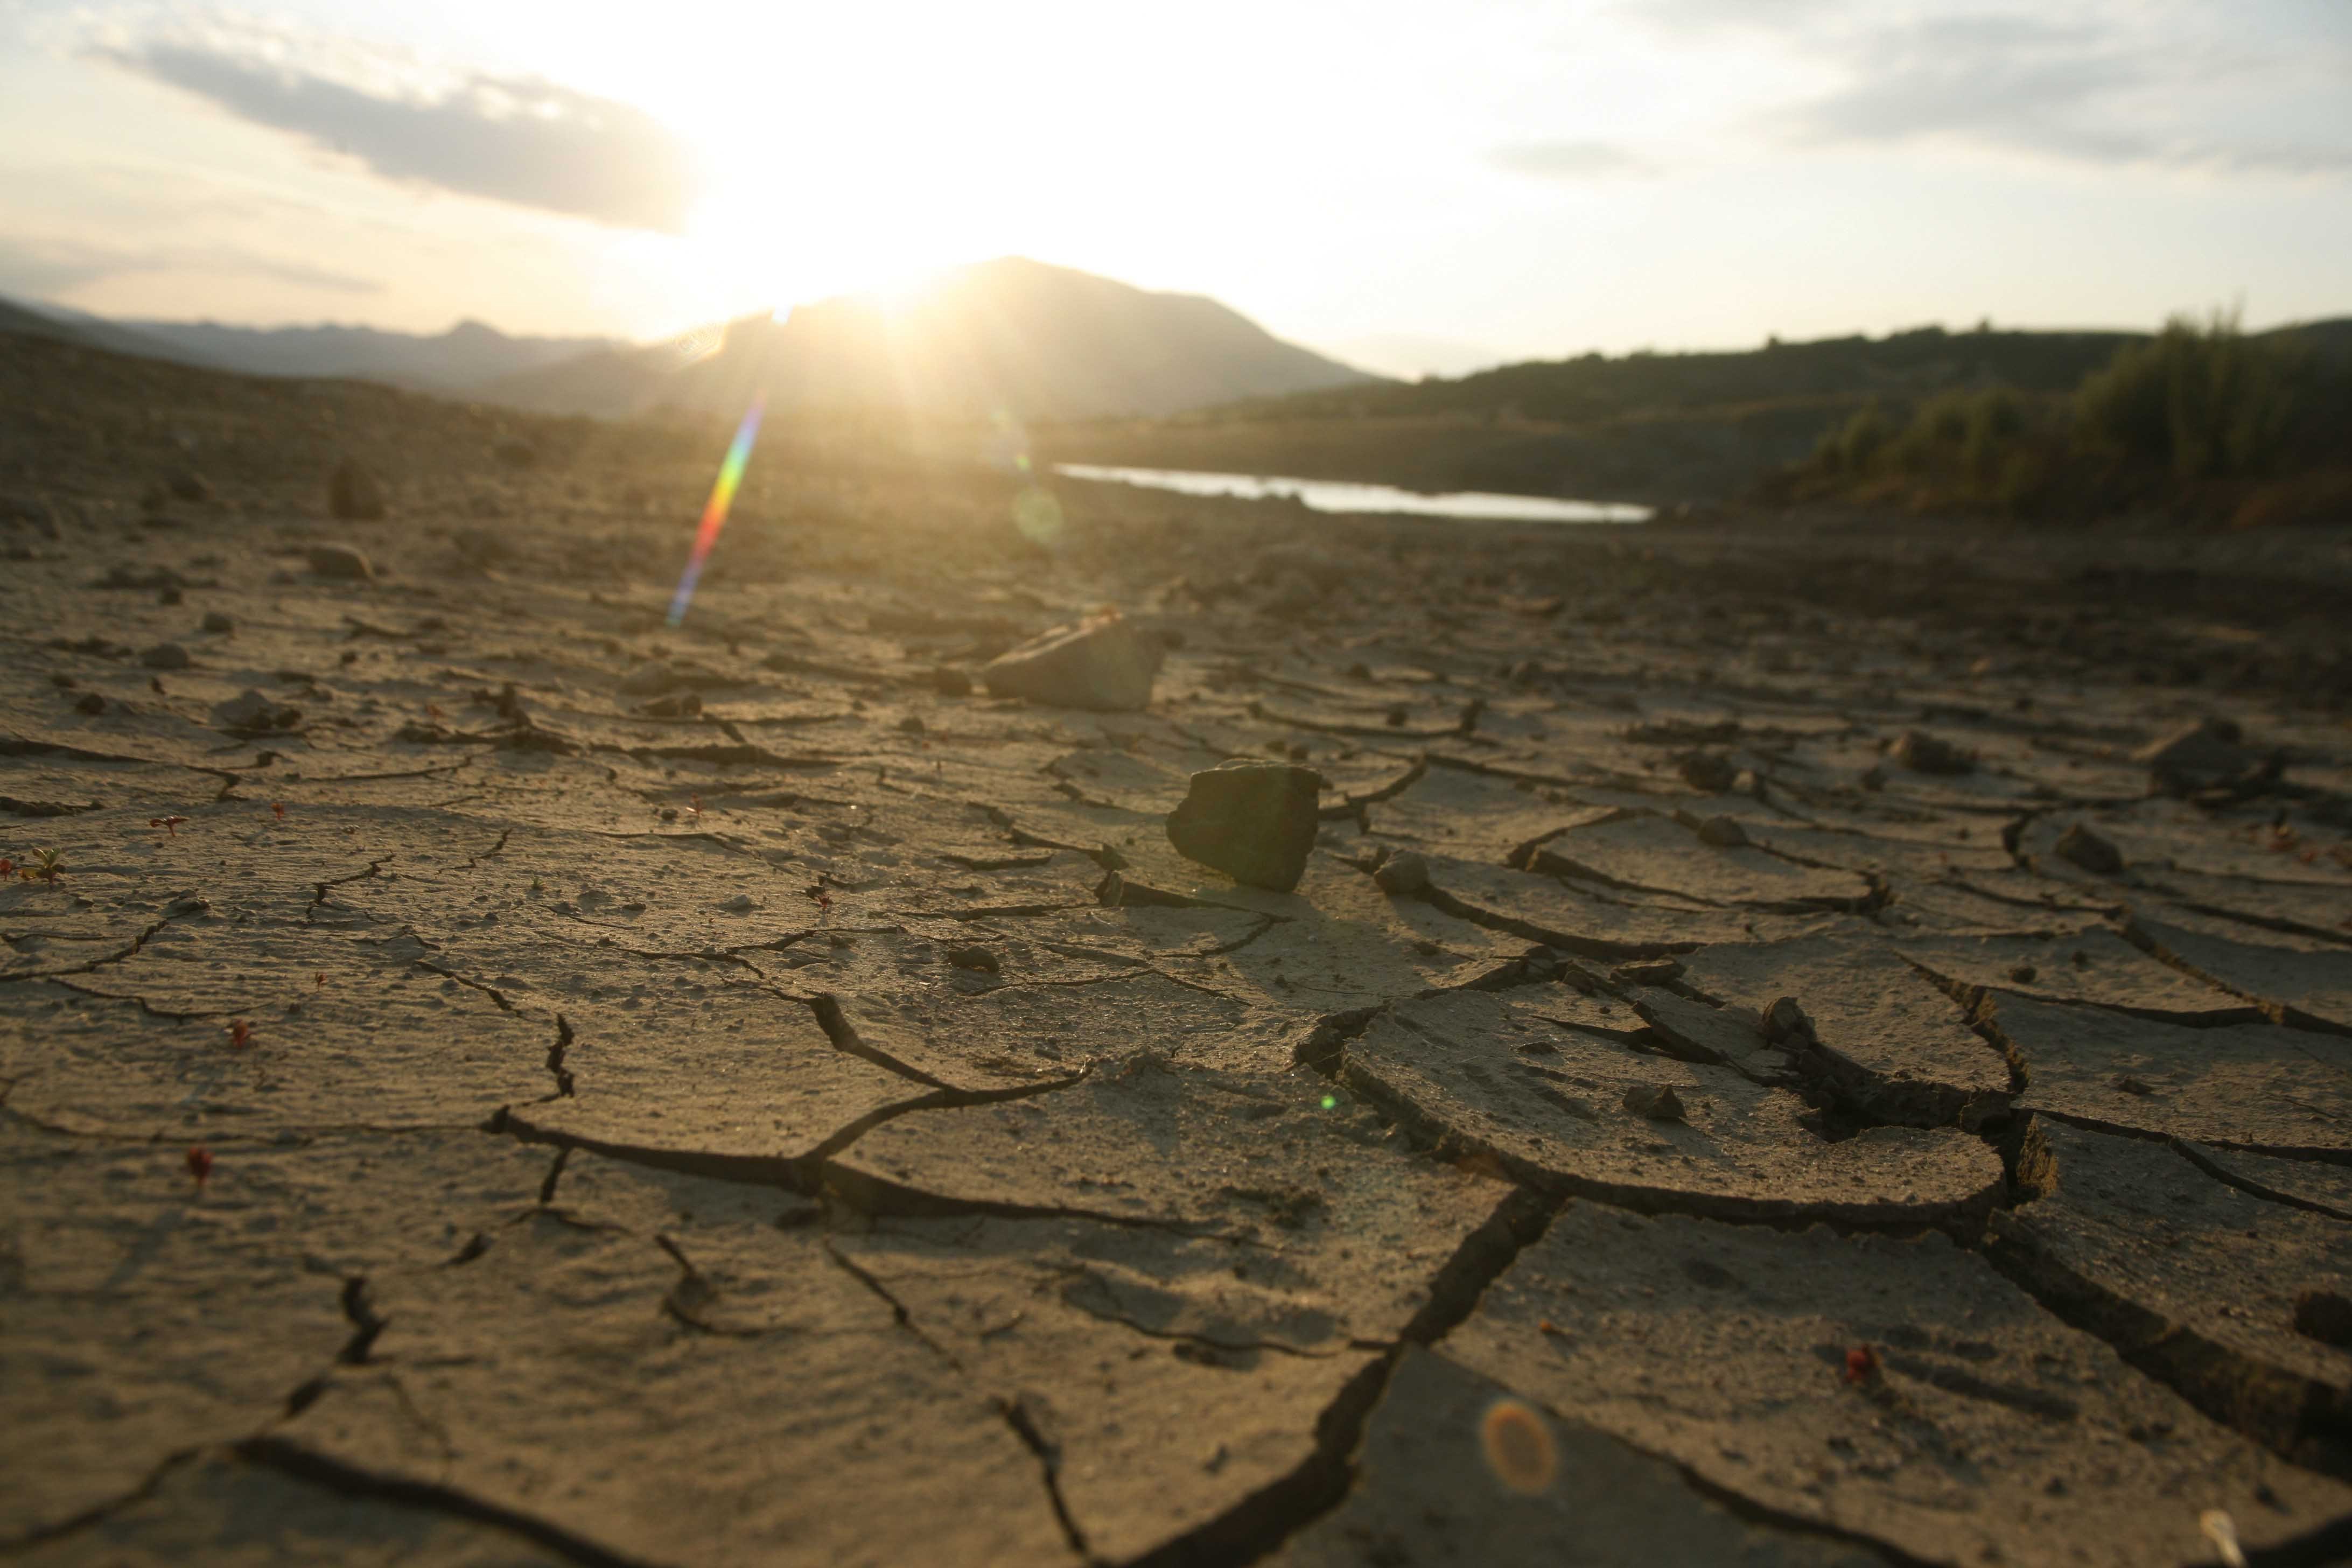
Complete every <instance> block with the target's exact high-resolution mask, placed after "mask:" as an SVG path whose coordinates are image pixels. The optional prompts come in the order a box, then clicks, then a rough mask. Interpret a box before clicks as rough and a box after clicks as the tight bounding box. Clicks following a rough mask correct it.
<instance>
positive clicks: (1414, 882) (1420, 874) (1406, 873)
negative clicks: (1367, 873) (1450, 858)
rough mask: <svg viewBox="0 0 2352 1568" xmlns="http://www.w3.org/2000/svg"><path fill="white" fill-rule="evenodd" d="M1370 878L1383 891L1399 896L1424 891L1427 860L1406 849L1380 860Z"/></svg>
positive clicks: (1427, 876)
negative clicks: (1377, 867)
mask: <svg viewBox="0 0 2352 1568" xmlns="http://www.w3.org/2000/svg"><path fill="white" fill-rule="evenodd" d="M1372 880H1373V881H1375V882H1377V883H1379V884H1380V889H1381V891H1382V892H1383V893H1393V894H1395V895H1397V896H1398V897H1399V898H1404V897H1408V896H1410V895H1412V894H1414V893H1420V892H1425V891H1427V890H1428V888H1429V862H1428V861H1426V860H1424V859H1423V858H1421V857H1420V855H1418V854H1416V853H1415V852H1414V851H1412V850H1411V849H1407V850H1404V851H1402V853H1400V854H1396V855H1391V856H1390V857H1389V858H1387V859H1386V860H1384V861H1382V862H1381V868H1380V869H1379V870H1377V871H1375V872H1373V873H1372Z"/></svg>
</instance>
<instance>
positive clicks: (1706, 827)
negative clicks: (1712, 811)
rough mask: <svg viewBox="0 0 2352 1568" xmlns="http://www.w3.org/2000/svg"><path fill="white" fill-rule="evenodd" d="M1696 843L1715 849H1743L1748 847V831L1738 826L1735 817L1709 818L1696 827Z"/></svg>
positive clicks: (1737, 820)
mask: <svg viewBox="0 0 2352 1568" xmlns="http://www.w3.org/2000/svg"><path fill="white" fill-rule="evenodd" d="M1698 841H1699V842H1700V843H1701V844H1706V845H1711V846H1712V847H1715V848H1717V849H1743V848H1745V847H1747V845H1748V830H1747V829H1746V828H1744V827H1742V826H1739V819H1738V817H1736V816H1710V817H1708V818H1707V819H1706V821H1705V822H1702V823H1700V824H1699V825H1698Z"/></svg>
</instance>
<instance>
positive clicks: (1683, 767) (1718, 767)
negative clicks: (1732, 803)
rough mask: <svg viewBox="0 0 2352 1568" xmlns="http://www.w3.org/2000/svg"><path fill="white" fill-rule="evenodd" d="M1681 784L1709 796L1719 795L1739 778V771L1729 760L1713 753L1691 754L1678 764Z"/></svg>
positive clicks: (1686, 754)
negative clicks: (1681, 776)
mask: <svg viewBox="0 0 2352 1568" xmlns="http://www.w3.org/2000/svg"><path fill="white" fill-rule="evenodd" d="M1680 772H1681V773H1682V775H1683V783H1685V784H1688V785H1690V786H1691V788H1693V789H1696V790H1705V791H1706V793H1707V794H1709V795H1721V794H1723V793H1724V792H1725V791H1726V790H1727V789H1729V788H1730V787H1731V786H1732V784H1735V783H1736V782H1738V778H1739V770H1738V768H1735V767H1733V766H1732V765H1731V759H1730V758H1728V757H1726V756H1723V755H1721V754H1719V753H1717V752H1687V753H1685V755H1684V757H1683V758H1682V760H1681V763H1680Z"/></svg>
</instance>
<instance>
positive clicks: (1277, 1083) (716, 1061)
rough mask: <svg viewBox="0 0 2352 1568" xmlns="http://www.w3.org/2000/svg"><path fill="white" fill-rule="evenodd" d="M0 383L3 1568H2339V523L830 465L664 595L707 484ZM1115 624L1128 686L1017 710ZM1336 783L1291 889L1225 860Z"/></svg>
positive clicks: (45, 372) (38, 347)
mask: <svg viewBox="0 0 2352 1568" xmlns="http://www.w3.org/2000/svg"><path fill="white" fill-rule="evenodd" d="M0 410H5V419H0V516H5V529H6V532H5V538H4V539H0V544H5V547H6V551H7V557H8V570H7V573H6V578H5V585H6V593H7V597H6V600H5V603H6V604H7V605H8V607H9V609H10V611H11V614H10V617H9V632H8V637H9V640H10V645H11V646H10V658H9V659H8V661H7V667H6V671H5V675H0V755H5V768H4V769H0V776H5V784H0V797H5V798H0V812H5V816H0V853H5V855H6V856H7V857H8V858H9V859H10V860H11V861H12V862H13V863H14V864H15V866H16V867H17V868H29V869H30V870H31V871H32V873H33V875H32V878H31V879H24V878H23V877H22V876H21V875H20V876H19V877H18V878H17V879H14V880H11V881H10V882H9V883H8V884H7V885H6V887H5V890H0V937H5V951H0V964H5V970H4V971H0V1094H5V1102H4V1105H5V1108H4V1109H0V1161H5V1183H6V1189H5V1190H6V1194H7V1206H6V1214H5V1222H0V1415H5V1422H0V1477H5V1479H0V1541H5V1552H6V1553H7V1555H8V1556H9V1557H10V1558H11V1559H12V1560H16V1561H22V1562H26V1563H38V1564H43V1565H51V1564H68V1563H91V1564H98V1563H106V1564H114V1563H157V1564H161V1563H192V1562H194V1563H214V1562H218V1563H387V1564H388V1563H403V1564H441V1563H451V1564H457V1563H465V1564H490V1563H500V1564H504V1563H593V1564H607V1563H628V1564H638V1563H646V1564H652V1563H663V1564H669V1563H676V1564H702V1563H715V1564H723V1563H745V1564H751V1563H759V1564H774V1563H873V1564H898V1563H1056V1562H1067V1563H1095V1562H1099V1563H1235V1562H1247V1561H1270V1562H1276V1563H1286V1564H1327V1563H1328V1564H1339V1563H1379V1564H1408V1563H1566V1562H1572V1563H1612V1564H1614V1563H1623V1564H1629V1565H1630V1564H1636V1563H1640V1564H1654V1563H1753V1564H1762V1563H1805V1564H1813V1563H1823V1564H1826V1563H1839V1564H1848V1563H1969V1564H1975V1563H2114V1564H2146V1563H2212V1562H2220V1561H2223V1560H2224V1555H2225V1552H2224V1548H2223V1547H2222V1546H2221V1544H2220V1543H2219V1538H2221V1537H2222V1536H2225V1535H2233V1536H2234V1538H2235V1540H2236V1541H2237V1542H2242V1547H2243V1550H2244V1552H2245V1554H2246V1556H2247V1557H2248V1558H2249V1559H2250V1560H2252V1561H2255V1562H2273V1563H2321V1562H2330V1561H2340V1560H2342V1559H2343V1558H2344V1557H2345V1556H2346V1555H2347V1552H2352V1400H2348V1399H2347V1387H2348V1386H2352V1351H2347V1346H2352V1248H2347V1238H2352V1229H2347V1226H2352V851H2347V848H2346V847H2345V845H2346V837H2347V826H2352V817H2347V794H2352V736H2347V732H2346V728H2345V724H2344V721H2343V717H2342V715H2343V712H2344V705H2345V700H2346V697H2347V689H2352V681H2347V672H2352V665H2347V661H2346V658H2345V648H2344V646H2343V637H2344V632H2343V626H2342V610H2341V607H2342V605H2343V604H2344V603H2345V602H2346V598H2345V594H2346V586H2347V580H2352V569H2347V558H2346V555H2345V552H2344V541H2343V539H2342V538H2341V537H2340V536H2332V535H2305V536H2298V537H2296V538H2294V539H2291V540H2283V541H2282V540H2234V541H2232V540H2224V541H2210V540H2188V539H2171V540H2163V539H2158V540H2150V539H2146V538H2139V539H2134V540H2131V541H2128V542H2126V541H2124V540H2122V539H2121V538H2120V537H2117V536H2093V537H2070V538H2064V539H2057V540H2047V539H2045V540H2040V541H2037V540H2034V539H2032V538H2030V537H2028V536H2024V535H2020V534H2015V533H2003V532H1996V531H1981V530H1979V531H1957V530H1944V531H1932V530H1923V529H1921V528H1918V527H1916V526H1909V525H1905V526H1895V525H1886V526H1882V527H1878V528H1874V529H1863V528H1859V527H1853V526H1845V525H1840V526H1836V527H1828V526H1823V527H1810V528H1809V527H1800V526H1796V525H1786V526H1767V525H1763V524H1748V525H1744V526H1734V525H1729V524H1726V525H1723V526H1717V527H1704V528H1702V527H1683V528H1672V529H1657V530H1650V531H1643V532H1640V533H1621V532H1610V531H1535V530H1525V531H1522V530H1515V529H1492V530H1480V531H1444V530H1441V529H1435V528H1428V527H1422V526H1418V525H1405V524H1381V523H1373V522H1356V521H1333V520H1328V519H1321V518H1315V517H1309V516H1305V515H1303V514H1299V513H1296V512H1293V511H1289V510H1285V509H1283V508H1280V507H1276V506H1245V505H1242V504H1239V503H1234V504H1229V505H1222V506H1221V505H1213V504H1202V503H1196V502H1191V501H1177V500H1169V499H1166V498H1155V497H1151V496H1148V495H1143V494H1140V493H1136V492H1128V491H1123V490H1118V489H1108V488H1097V487H1073V488H1069V489H1066V490H1065V491H1064V493H1063V496H1062V503H1063V518H1062V525H1061V528H1060V531H1059V532H1058V534H1056V535H1055V536H1054V537H1052V538H1051V539H1049V540H1046V541H1045V542H1043V543H1040V542H1036V541H1034V540H1033V539H1030V538H1027V537H1024V535H1023V534H1022V533H1021V532H1020V531H1017V530H1016V529H1015V528H1014V527H1013V523H1012V521H1010V520H1011V518H1012V516H1013V513H1014V511H1015V510H1016V508H1017V506H1018V501H1019V496H1018V491H1017V488H1016V487H1014V486H1012V485H1009V484H1006V483H1003V482H1001V481H998V480H994V479H987V478H984V477H975V476H973V475H971V474H965V473H958V472H952V471H946V470H940V471H931V470H924V469H919V468H891V467H888V466H887V465H879V466H877V465H875V464H862V463H857V462H853V461H852V460H850V457H847V456H845V455H844V454H842V453H841V452H838V451H833V452H828V451H825V450H823V449H820V448H819V447H816V446H814V445H805V446H801V447H795V446H794V445H793V443H792V441H791V439H790V438H789V435H787V437H786V438H785V439H783V440H781V441H779V442H777V443H774V444H772V447H770V448H769V449H768V450H767V451H764V452H763V453H762V454H761V458H759V459H757V460H756V462H755V468H754V474H755V479H754V482H753V485H752V488H751V490H750V491H749V492H747V500H746V502H745V505H744V510H743V512H742V515H740V517H739V519H738V520H737V521H736V522H735V523H734V524H733V525H732V526H731V527H730V531H729V533H728V535H727V537H726V538H725V540H724V541H723V542H722V543H721V545H720V548H719V557H718V562H717V564H716V566H715V567H714V569H713V571H712V573H711V574H710V576H709V578H708V579H707V581H706V583H705V585H704V587H703V590H702V592H701V594H700V596H699V597H698V600H697V602H696V604H695V605H694V608H693V611H692V614H691V615H690V616H689V617H688V620H687V621H686V623H685V625H684V626H682V627H680V628H677V629H671V628H669V627H667V626H665V625H664V623H663V609H664V606H665V604H666V601H667V594H668V591H669V588H670V586H671V584H672V582H673V580H674V574H675V573H676V571H677V567H678V565H679V563H680V560H681V557H682V555H683V552H684V549H685V546H686V542H687V537H688V532H689V526H688V520H690V518H691V515H692V512H693V510H694V508H695V507H696V506H697V505H698V501H699V499H700V494H701V490H702V489H703V487H704V485H706V484H707V482H708V478H709V468H708V464H709V461H710V460H711V459H712V458H713V456H714V452H713V451H709V450H705V449H704V448H705V447H708V446H711V445H712V443H709V442H707V441H706V442H698V441H689V440H684V439H681V438H677V437H667V436H663V435H660V434H659V433H656V432H650V431H634V430H625V431H599V430H594V429H592V428H589V427H587V426H572V425H553V424H549V425H530V424H528V423H527V422H523V421H519V420H512V419H502V418H501V417H500V416H493V415H491V414H488V413H487V412H482V411H471V410H465V409H457V408H452V407H450V406H448V405H439V404H434V403H430V402H427V401H425V400H423V399H416V398H407V397H402V396H398V395H394V394H390V393H385V392H381V391H375V390H372V389H368V388H363V387H356V386H348V385H324V386H306V385H298V384H264V383H257V382H249V381H242V380H236V379H233V378H226V377H209V376H205V375H203V374H199V373H194V372H180V371H174V370H170V369H167V368H164V367H156V366H142V365H137V364H134V363H132V362H127V361H120V360H113V359H110V358H106V357H104V356H98V355H90V354H77V353H73V352H71V351H68V350H63V349H58V348H56V347H55V346H53V345H47V344H35V343H29V342H26V341H23V340H0ZM344 452H352V453H355V454H357V455H358V456H359V458H361V459H362V461H363V462H365V463H366V464H368V465H369V466H370V467H372V468H374V469H375V470H376V471H377V472H379V473H381V474H383V475H384V476H385V477H386V479H387V489H388V490H389V499H390V502H391V506H390V512H389V515H388V516H386V517H385V518H383V519H382V520H381V521H364V522H345V521H332V520H331V519H330V518H328V517H327V516H326V515H325V505H324V501H325V494H326V475H327V473H328V471H329V469H330V468H331V466H332V464H333V462H334V461H335V460H336V459H337V458H338V457H339V456H340V455H341V454H342V453H344ZM761 475H764V476H766V477H764V478H761V477H759V476H761ZM155 487H161V489H160V491H157V492H156V493H154V494H152V495H151V494H150V493H149V492H150V491H151V490H152V489H155ZM175 487H176V488H175ZM142 498H145V504H142ZM1024 515H1026V516H1027V517H1028V518H1029V519H1030V521H1031V522H1032V523H1033V525H1034V523H1036V521H1038V519H1039V515H1040V514H1039V513H1038V511H1037V510H1036V508H1035V507H1034V503H1033V504H1032V505H1031V506H1030V507H1029V508H1028V509H1027V510H1026V511H1025V513H1024ZM354 551H355V552H359V555H360V556H361V557H363V560H364V563H365V564H364V571H363V574H362V569H361V568H360V567H357V566H355V565H354V563H353V561H352V557H351V556H350V555H349V554H348V553H347V552H354ZM1104 603H1109V604H1115V605H1119V606H1121V607H1122V608H1123V609H1124V610H1125V611H1126V612H1127V614H1128V616H1129V619H1130V620H1131V621H1132V622H1134V623H1135V624H1136V625H1138V626H1141V627H1143V628H1145V629H1147V630H1149V631H1150V632H1151V633H1152V634H1154V635H1160V634H1162V633H1166V634H1172V640H1173V646H1172V647H1171V651H1170V652H1169V655H1168V657H1167V660H1166V662H1165V664H1164V666H1163V667H1162V668H1161V669H1160V674H1159V678H1158V681H1157V685H1156V689H1155V691H1154V695H1153V698H1152V700H1151V703H1150V707H1149V708H1148V709H1146V710H1142V711H1136V712H1113V713H1094V712H1085V711H1078V710H1065V709H1055V708H1046V707H1041V706H1036V705H1031V704H1026V703H1023V702H1019V701H1013V700H992V699H990V698H988V697H987V696H985V695H983V694H976V693H975V692H974V691H973V690H972V689H971V684H970V683H971V679H972V678H973V677H974V676H975V675H976V674H977V672H978V670H979V668H980V667H981V665H982V662H983V661H984V660H985V659H986V658H988V657H989V656H991V655H992V654H993V653H995V652H997V651H999V650H1001V649H1003V648H1004V647H1008V646H1010V645H1011V644H1013V643H1014V642H1016V641H1018V640H1019V639H1021V638H1022V637H1025V636H1027V635H1029V634H1031V633H1034V632H1036V631H1039V630H1042V629H1045V628H1046V627H1048V626H1054V625H1055V624H1058V623H1062V622H1066V621H1068V620H1070V619H1072V618H1074V617H1076V616H1079V615H1082V614H1084V613H1086V612H1087V611H1088V610H1090V609H1092V608H1093V607H1095V606H1097V605H1101V604H1104ZM165 647H171V648H173V649H174V650H176V651H170V652H166V651H159V650H161V649H163V648H165ZM2214 718H2218V719H2221V720H2224V721H2227V723H2225V724H2223V725H2221V726H2220V727H2218V728H2209V730H2208V731H2206V732H2205V733H2204V734H2203V735H2201V736H2200V737H2199V738H2196V739H2193V740H2189V741H2184V742H2179V743H2178V744H2177V745H2176V746H2175V748H2174V749H2173V750H2172V751H2171V752H2168V753H2165V754H2164V755H2163V756H2161V757H2159V758H2158V760H2157V762H2156V763H2153V764H2151V763H2150V762H2149V761H2148V760H2147V750H2148V748H2149V747H2150V746H2151V745H2153V744H2156V743H2158V742H2162V741H2163V740H2164V739H2165V738H2166V737H2167V736H2168V735H2170V734H2173V733H2174V732H2175V731H2179V730H2180V729H2181V728H2182V727H2183V726H2184V725H2189V724H2194V723H2196V722H2197V721H2200V720H2202V719H2214ZM2231 725H2234V726H2235V727H2236V728H2235V730H2234V731H2232V730H2231V728H2230V726H2231ZM2232 737H2234V738H2232ZM1277 755H1278V756H1281V757H1284V758H1286V759H1291V760H1296V761H1299V762H1301V763H1305V764H1306V765H1308V766H1311V767H1313V768H1315V769H1317V770H1318V771H1319V772H1320V773H1322V774H1323V775H1324V777H1325V778H1326V779H1327V780H1328V788H1327V789H1326V790H1325V791H1324V792H1323V794H1322V796H1321V813H1322V820H1321V825H1320V833H1319V837H1318V842H1317V845H1316V847H1315V848H1314V850H1313V852H1312V854H1311V856H1310V858H1309V860H1308V864H1307V872H1306V875H1305V878H1304V879H1303V880H1302V881H1301V882H1300V884H1299V886H1298V888H1297V890H1296V892H1294V893H1288V894H1276V893H1272V892H1267V891H1264V890H1261V889H1252V888H1247V887H1242V886H1238V885H1236V884H1235V883H1234V882H1233V881H1231V880H1230V879H1226V878H1224V877H1222V876H1220V875H1218V874H1216V873H1214V872H1212V871H1210V870H1208V869H1206V868H1203V867H1202V866H1199V865H1195V864H1193V863H1192V862H1190V861H1187V860H1185V859H1184V858H1181V857H1180V856H1179V855H1177V854H1176V853H1175V851H1174V850H1173V849H1172V848H1171V847H1170V845H1169V842H1168V840H1167V837H1166V835H1165V833H1164V830H1163V825H1164V822H1165V820H1166V817H1167V815H1168V813H1169V812H1170V811H1171V808H1172V807H1173V806H1174V805H1176V804H1177V802H1178V801H1179V800H1181V798H1182V797H1183V795H1184V793H1185V789H1186V781H1187V778H1188V775H1189V774H1190V773H1192V772H1193V771H1195V770H1199V769H1203V768H1208V767H1211V766H1213V765H1215V764H1216V763H1220V762H1222V761H1224V760H1226V759H1229V758H1232V757H1238V756H1255V757H1261V758H1263V757H1270V756H1277ZM1408 854H1409V855H1412V856H1415V857H1418V863H1417V864H1416V863H1414V862H1412V861H1407V860H1404V859H1402V857H1403V856H1406V855H1408ZM45 857H53V858H54V859H53V860H45ZM52 870H53V871H54V876H49V875H46V874H45V872H46V871H52ZM1790 1000H1792V1001H1793V1003H1794V1007H1793V1008H1791V1007H1790V1006H1789V1005H1787V1002H1788V1001H1790ZM192 1149H201V1150H203V1151H204V1152H205V1154H206V1155H208V1156H209V1165H208V1166H207V1167H206V1168H205V1173H204V1176H203V1179H202V1180H201V1181H199V1180H198V1179H197V1177H196V1173H195V1171H194V1167H193V1166H192V1164H191V1163H190V1158H189V1156H190V1151H191V1150H192ZM197 1163H198V1164H202V1163H203V1162H197Z"/></svg>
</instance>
